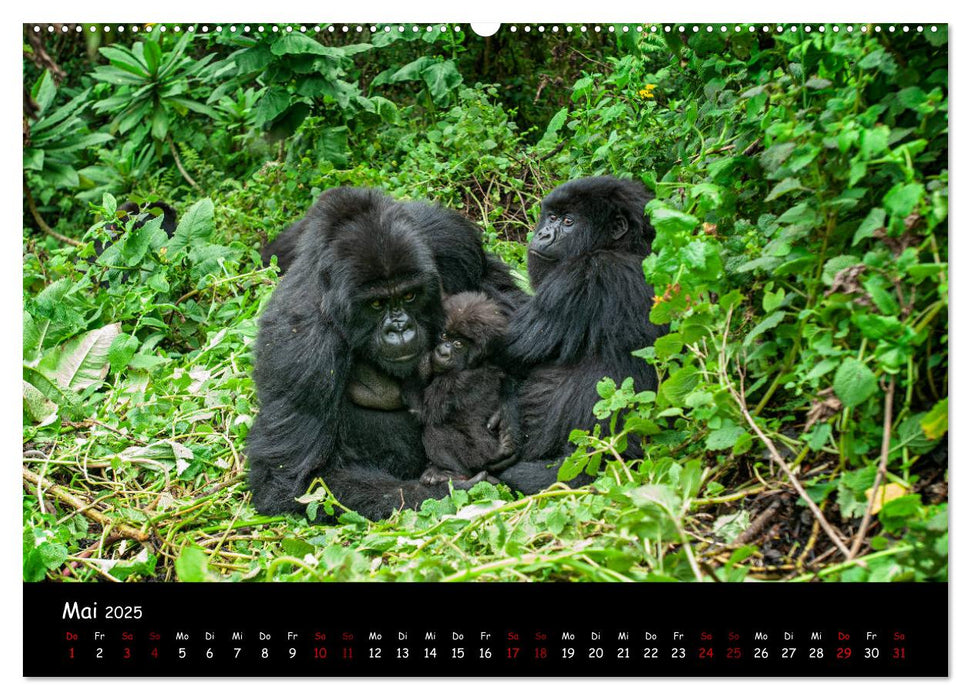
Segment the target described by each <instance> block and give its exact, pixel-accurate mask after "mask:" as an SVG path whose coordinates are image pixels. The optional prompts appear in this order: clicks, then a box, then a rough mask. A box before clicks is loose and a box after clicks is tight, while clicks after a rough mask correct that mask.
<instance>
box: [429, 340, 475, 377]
mask: <svg viewBox="0 0 971 700" xmlns="http://www.w3.org/2000/svg"><path fill="white" fill-rule="evenodd" d="M471 346H472V344H471V342H470V341H468V340H466V339H465V338H460V337H451V336H448V335H443V336H442V339H441V340H440V341H439V343H438V345H436V346H435V351H434V352H433V353H432V371H433V372H435V374H442V373H444V372H450V371H452V370H455V371H457V372H461V371H462V370H464V369H466V368H468V367H469V365H470V364H471V360H470V358H469V349H470V348H471Z"/></svg>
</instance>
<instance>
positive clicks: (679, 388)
mask: <svg viewBox="0 0 971 700" xmlns="http://www.w3.org/2000/svg"><path fill="white" fill-rule="evenodd" d="M697 384H698V370H697V369H695V368H694V367H682V368H681V369H679V370H677V371H676V372H673V373H672V374H671V376H670V377H668V378H667V379H665V380H664V382H663V383H662V384H661V393H663V394H664V396H665V397H667V399H668V401H670V402H671V403H672V404H673V405H675V406H680V405H681V404H682V402H683V401H684V399H685V397H686V396H687V395H688V394H690V393H691V390H692V389H694V388H695V386H696V385H697Z"/></svg>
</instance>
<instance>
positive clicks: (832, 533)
mask: <svg viewBox="0 0 971 700" xmlns="http://www.w3.org/2000/svg"><path fill="white" fill-rule="evenodd" d="M731 320H732V310H731V309H729V311H728V317H727V318H726V319H725V334H724V336H723V338H722V344H721V349H720V350H719V353H718V355H719V357H718V373H719V374H720V375H721V379H722V383H723V384H724V385H725V387H726V388H727V389H728V391H729V393H730V394H731V395H732V398H734V399H735V403H736V404H738V408H739V411H740V412H741V414H742V417H743V418H744V419H745V422H747V423H748V424H749V426H751V428H752V430H754V431H755V434H756V435H757V436H758V438H759V440H761V441H762V444H763V445H765V447H766V449H767V450H768V451H769V456H770V457H771V458H772V461H773V462H775V463H776V465H778V467H779V468H780V469H782V471H783V472H784V473H785V475H786V478H788V479H789V483H790V484H792V487H793V488H794V489H795V490H796V493H798V494H799V496H800V497H801V498H802V500H804V501H805V502H806V505H807V506H809V510H810V511H811V512H812V514H813V517H815V518H816V520H817V522H819V526H820V527H821V528H822V529H823V532H825V533H826V536H827V537H829V539H830V540H832V542H833V544H834V545H836V547H837V549H839V550H840V552H842V553H843V556H845V557H846V558H847V559H852V558H853V555H852V554H851V553H850V550H849V549H848V548H847V546H846V545H845V544H844V543H843V538H842V537H840V535H839V534H838V533H837V532H836V530H835V529H834V528H833V526H832V525H830V524H829V521H828V520H826V516H825V515H823V511H821V510H820V509H819V506H817V505H816V503H815V501H813V499H812V498H810V497H809V494H808V493H806V489H805V488H803V485H802V484H801V483H800V482H799V479H798V478H797V477H796V474H795V472H794V471H793V470H792V468H791V467H790V466H789V463H788V462H786V461H785V460H784V459H783V458H782V455H780V454H779V450H778V449H776V446H775V443H774V442H772V440H771V439H769V437H768V436H767V435H766V434H765V433H763V432H762V429H761V428H759V426H758V424H757V423H756V422H755V419H754V418H753V417H752V414H751V413H749V411H748V406H747V405H746V403H745V393H744V392H745V389H744V387H743V388H742V392H741V393H739V391H738V390H737V389H736V388H735V383H734V382H731V381H729V379H728V369H727V367H728V362H727V360H726V358H725V346H726V345H727V344H728V330H729V328H730V327H731Z"/></svg>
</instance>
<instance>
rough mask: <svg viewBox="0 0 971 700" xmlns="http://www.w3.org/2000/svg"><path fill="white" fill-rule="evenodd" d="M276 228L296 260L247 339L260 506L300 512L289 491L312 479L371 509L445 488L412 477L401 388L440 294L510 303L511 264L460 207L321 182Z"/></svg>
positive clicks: (419, 465) (417, 433)
mask: <svg viewBox="0 0 971 700" xmlns="http://www.w3.org/2000/svg"><path fill="white" fill-rule="evenodd" d="M294 231H296V233H291V232H294ZM284 235H291V236H293V237H294V239H295V240H294V241H293V242H292V243H293V245H294V247H295V250H296V255H295V256H294V259H293V262H292V266H291V267H290V268H289V269H288V271H287V273H286V275H285V276H284V277H283V279H282V281H281V282H280V285H279V287H278V288H277V289H276V291H275V292H274V293H273V296H272V297H271V298H270V301H269V303H268V305H267V307H266V310H265V311H264V313H263V315H262V317H261V318H260V327H259V334H258V336H257V342H256V358H255V369H254V372H253V377H254V379H255V382H256V388H257V396H258V399H259V403H260V412H259V414H258V415H257V418H256V421H255V422H254V424H253V427H252V429H251V430H250V433H249V437H248V439H247V455H248V458H249V465H250V475H249V481H250V488H251V489H252V492H253V502H254V504H255V505H256V508H257V509H258V510H260V511H261V512H264V513H279V512H288V511H291V512H300V511H301V510H302V506H301V505H300V504H298V503H297V502H296V501H295V500H294V499H295V498H296V497H297V496H300V495H301V494H303V493H304V492H305V491H306V489H307V486H308V485H309V483H310V481H311V480H312V479H313V478H314V477H318V476H319V477H323V478H324V480H325V481H326V483H327V485H328V487H329V488H330V489H331V490H332V491H333V493H334V494H335V496H337V498H338V499H339V500H340V501H341V502H342V503H343V504H344V505H346V506H347V507H349V508H352V509H354V510H357V511H358V512H360V513H361V514H362V515H364V516H365V517H368V518H382V517H386V516H387V515H389V514H390V513H391V512H392V511H393V510H394V509H395V508H404V507H408V508H413V507H417V506H418V505H420V503H421V502H422V501H423V500H425V499H426V498H439V497H442V496H444V495H445V494H446V492H447V487H446V485H445V484H438V485H435V486H426V485H424V484H421V483H419V481H418V477H419V476H420V474H421V473H422V471H423V470H424V469H425V467H426V465H427V460H426V456H425V453H424V449H423V448H422V441H421V427H420V426H419V424H418V420H417V419H416V417H415V416H414V415H413V414H412V413H411V412H409V411H408V410H407V409H406V408H405V407H404V406H403V404H402V402H401V401H400V396H399V395H400V393H401V392H402V391H403V390H405V389H406V388H408V387H410V386H413V385H415V384H416V383H420V382H421V381H422V378H423V375H422V371H421V361H420V359H421V358H422V357H423V356H425V354H426V353H427V352H428V351H429V350H430V349H431V347H432V343H433V342H434V339H435V338H436V337H437V335H438V333H439V332H440V331H441V328H442V325H443V321H444V318H443V314H442V306H441V294H442V292H443V291H444V292H445V293H449V294H454V293H458V292H461V291H467V290H476V289H482V290H485V291H488V292H489V293H490V294H492V293H496V294H498V295H499V296H500V298H502V300H503V303H504V304H507V305H508V306H509V307H510V308H514V307H515V306H516V305H517V299H518V298H519V296H518V295H520V294H521V292H519V291H518V290H517V289H516V287H515V285H514V283H513V281H512V279H511V277H510V276H509V274H508V270H507V269H506V268H505V267H504V266H502V265H501V263H500V264H496V263H495V262H494V261H489V260H487V258H486V256H485V254H484V252H483V250H482V243H481V239H480V233H479V230H478V229H477V228H476V227H475V226H474V225H473V224H471V222H468V221H467V220H465V219H464V218H463V217H462V216H460V215H459V214H457V213H454V212H449V211H446V210H443V209H440V208H438V207H434V206H431V205H429V204H423V203H400V202H395V201H394V200H392V199H391V198H389V197H387V196H386V195H384V194H382V193H380V192H378V191H375V190H363V189H352V188H337V189H333V190H329V191H327V192H325V193H324V194H322V195H321V196H320V198H319V199H318V200H317V202H316V203H315V204H314V205H313V206H312V207H311V209H310V211H309V212H308V213H307V215H306V217H305V218H304V219H303V220H302V222H298V224H296V225H294V226H293V227H291V228H290V229H289V230H288V232H285V233H284ZM359 384H366V385H367V386H365V387H364V388H363V390H356V389H355V387H357V389H360V388H361V387H360V386H358V385H359ZM372 399H373V401H372Z"/></svg>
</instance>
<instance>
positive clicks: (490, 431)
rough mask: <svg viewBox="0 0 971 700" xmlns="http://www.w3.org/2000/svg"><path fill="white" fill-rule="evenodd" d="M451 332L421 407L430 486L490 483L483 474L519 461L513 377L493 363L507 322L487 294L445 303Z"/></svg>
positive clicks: (436, 357)
mask: <svg viewBox="0 0 971 700" xmlns="http://www.w3.org/2000/svg"><path fill="white" fill-rule="evenodd" d="M444 310H445V329H444V331H443V332H442V335H441V337H440V339H439V342H438V345H436V346H435V349H434V350H433V351H432V353H431V357H430V362H429V365H430V371H431V373H432V375H433V376H432V380H431V382H430V383H429V384H428V386H427V387H426V388H425V389H424V391H423V392H422V393H421V395H420V396H419V397H418V400H417V401H414V400H413V399H412V400H411V401H409V403H410V404H414V405H415V408H414V410H415V413H416V415H417V416H418V419H419V421H420V422H421V425H422V442H423V443H424V445H425V454H426V455H428V460H429V462H430V463H431V464H430V465H429V467H428V468H427V469H426V470H425V473H424V474H422V475H421V479H420V481H421V482H422V483H423V484H435V483H439V482H442V481H448V480H449V479H455V478H457V479H469V478H472V477H478V478H480V479H481V478H483V477H485V478H489V477H488V476H487V474H484V473H482V470H484V469H486V468H487V467H488V468H490V469H492V470H499V469H503V468H505V467H507V466H509V465H510V464H513V463H515V462H516V457H517V456H518V455H517V451H518V449H519V447H518V442H519V430H518V429H519V417H518V415H517V413H516V406H515V404H516V401H515V395H514V394H513V392H512V391H511V390H509V389H504V387H505V384H506V382H507V375H506V373H505V372H503V371H502V370H501V369H500V368H498V367H497V366H496V365H494V364H493V363H492V361H491V360H492V356H493V355H494V354H495V353H496V351H497V350H498V349H499V347H500V346H501V345H502V343H503V341H504V340H505V335H506V325H507V319H506V316H505V314H503V313H502V311H501V310H500V308H499V305H498V304H497V303H496V302H494V301H493V300H492V299H490V298H489V297H487V296H486V295H485V294H483V293H481V292H463V293H461V294H455V295H453V296H450V297H447V298H446V299H445V301H444Z"/></svg>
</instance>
